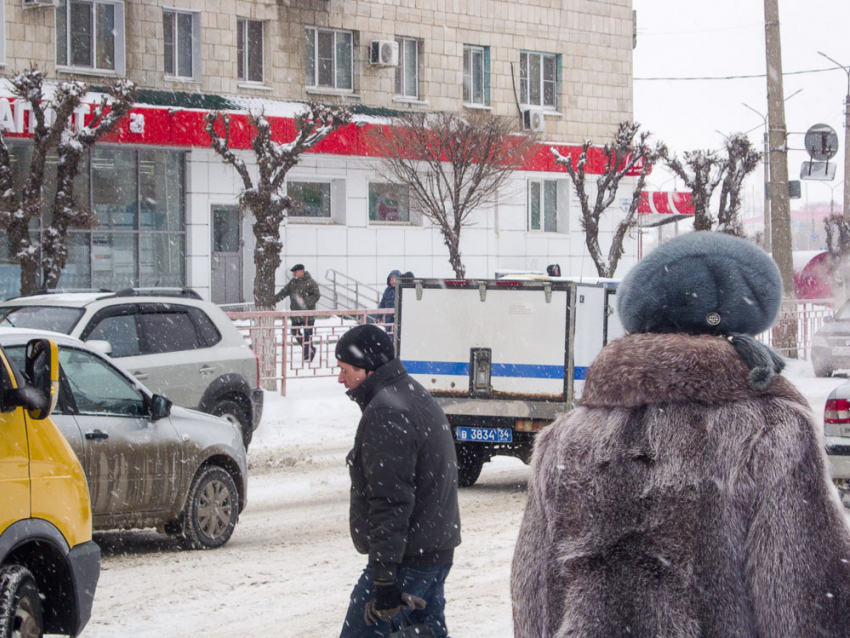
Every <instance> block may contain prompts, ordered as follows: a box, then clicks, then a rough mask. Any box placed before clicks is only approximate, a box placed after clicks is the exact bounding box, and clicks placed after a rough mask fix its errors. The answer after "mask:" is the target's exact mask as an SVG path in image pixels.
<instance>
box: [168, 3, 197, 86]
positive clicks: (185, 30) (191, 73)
mask: <svg viewBox="0 0 850 638" xmlns="http://www.w3.org/2000/svg"><path fill="white" fill-rule="evenodd" d="M162 27H163V29H162V31H163V44H164V53H165V75H166V77H170V78H177V79H184V80H190V81H198V80H200V78H201V37H200V35H201V14H200V13H199V12H197V11H179V10H177V9H163V10H162Z"/></svg>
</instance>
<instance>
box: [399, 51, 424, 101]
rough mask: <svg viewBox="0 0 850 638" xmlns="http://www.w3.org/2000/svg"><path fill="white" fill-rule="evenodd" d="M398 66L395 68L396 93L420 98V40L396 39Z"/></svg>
mask: <svg viewBox="0 0 850 638" xmlns="http://www.w3.org/2000/svg"><path fill="white" fill-rule="evenodd" d="M396 42H398V66H397V67H396V68H395V92H396V95H403V96H404V97H411V98H417V97H419V40H414V39H413V38H396Z"/></svg>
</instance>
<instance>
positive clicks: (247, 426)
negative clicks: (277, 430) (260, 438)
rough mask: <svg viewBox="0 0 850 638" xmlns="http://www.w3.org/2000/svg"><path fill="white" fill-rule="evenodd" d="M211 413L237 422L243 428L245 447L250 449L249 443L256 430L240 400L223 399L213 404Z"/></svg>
mask: <svg viewBox="0 0 850 638" xmlns="http://www.w3.org/2000/svg"><path fill="white" fill-rule="evenodd" d="M211 414H214V415H215V416H220V417H224V418H225V419H227V420H228V421H230V422H231V423H236V424H238V425H239V428H240V429H241V430H242V443H244V444H245V449H246V450H247V449H248V444H249V443H250V442H251V437H252V436H253V434H254V432H253V431H252V430H251V417H250V416H249V415H248V411H247V410H246V409H245V406H243V405H242V404H241V403H239V401H235V400H234V399H222V400H221V401H219V402H218V403H216V404H215V405H214V406H213V409H212V412H211Z"/></svg>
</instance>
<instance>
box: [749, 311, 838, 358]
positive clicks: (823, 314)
mask: <svg viewBox="0 0 850 638" xmlns="http://www.w3.org/2000/svg"><path fill="white" fill-rule="evenodd" d="M834 314H835V300H834V299H788V300H786V301H783V302H782V308H781V310H780V313H779V318H778V319H777V322H776V324H774V327H773V328H771V329H770V330H768V331H766V332H763V333H761V334H760V335H758V337H756V338H757V339H758V340H759V341H761V342H762V343H766V344H768V345H769V346H771V347H773V349H774V350H776V351H777V352H778V353H779V354H781V355H783V356H788V355H789V354H790V353H791V351H792V350H796V356H797V358H798V359H800V360H803V361H805V360H806V359H808V358H809V356H810V355H811V348H812V338H813V337H814V336H815V333H816V332H817V331H818V330H820V328H821V326H823V324H824V323H826V322H827V321H828V320H830V319H832V316H833V315H834ZM783 316H791V317H794V319H793V320H792V325H793V323H794V320H796V328H797V338H796V347H793V348H789V347H787V346H786V347H779V345H778V343H777V342H778V341H779V339H780V338H781V337H779V336H778V335H779V334H780V332H779V328H778V326H779V324H780V323H781V318H782V317H783Z"/></svg>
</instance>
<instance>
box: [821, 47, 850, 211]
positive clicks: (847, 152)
mask: <svg viewBox="0 0 850 638" xmlns="http://www.w3.org/2000/svg"><path fill="white" fill-rule="evenodd" d="M818 53H820V54H821V55H822V56H823V57H825V58H826V59H827V60H829V61H830V62H832V63H833V64H835V65H836V66H838V68H839V69H841V70H842V71H844V72H845V73H846V74H847V96H846V97H845V98H844V219H845V220H847V221H850V66H844V65H843V64H839V63H838V62H836V61H835V60H833V59H832V58H831V57H829V56H828V55H827V54H826V53H821V52H820V51H818Z"/></svg>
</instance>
